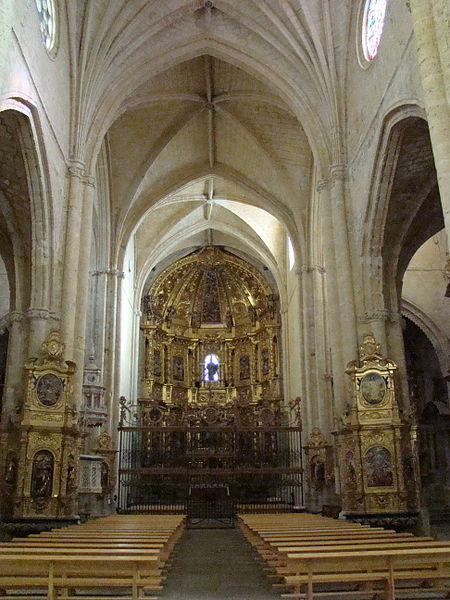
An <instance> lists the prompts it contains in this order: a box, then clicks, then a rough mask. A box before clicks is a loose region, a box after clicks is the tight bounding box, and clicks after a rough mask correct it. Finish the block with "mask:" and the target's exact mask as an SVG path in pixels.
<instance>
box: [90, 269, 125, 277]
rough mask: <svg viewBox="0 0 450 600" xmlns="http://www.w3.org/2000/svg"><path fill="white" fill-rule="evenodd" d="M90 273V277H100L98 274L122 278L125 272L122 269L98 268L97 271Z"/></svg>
mask: <svg viewBox="0 0 450 600" xmlns="http://www.w3.org/2000/svg"><path fill="white" fill-rule="evenodd" d="M90 274H91V275H92V277H100V275H107V276H109V277H117V278H118V279H123V278H124V277H125V273H124V272H123V271H119V269H100V270H98V271H91V273H90Z"/></svg>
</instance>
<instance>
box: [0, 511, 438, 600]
mask: <svg viewBox="0 0 450 600" xmlns="http://www.w3.org/2000/svg"><path fill="white" fill-rule="evenodd" d="M0 594H1V596H2V598H4V599H6V600H29V599H31V598H33V599H35V600H36V599H38V598H47V600H62V599H64V600H69V599H72V600H74V599H76V598H78V599H81V598H82V599H83V600H94V599H97V600H98V599H102V600H119V599H120V600H125V599H126V600H128V599H130V600H140V599H144V598H145V599H146V600H155V599H158V600H159V599H161V600H238V599H245V600H270V599H271V598H276V597H280V596H281V597H283V598H293V599H294V598H295V599H302V600H317V599H319V598H325V599H330V600H335V599H336V600H338V599H339V598H358V599H361V600H375V599H376V600H395V599H396V598H398V599H403V600H413V599H414V600H416V599H417V600H419V599H420V600H428V599H430V600H432V599H433V600H434V599H444V598H448V597H449V594H450V543H448V542H437V541H435V540H434V539H433V538H431V537H417V536H413V535H412V534H411V533H398V532H395V531H393V530H387V529H383V528H381V527H370V526H369V525H363V524H359V523H351V522H346V521H340V520H337V519H332V518H328V517H322V516H318V515H314V514H308V513H301V514H299V513H284V514H272V515H263V514H247V515H241V516H239V517H238V519H237V522H236V527H234V528H227V529H187V530H186V519H185V517H183V516H181V515H165V516H162V515H114V516H110V517H106V518H102V519H97V520H93V521H90V522H87V523H84V524H79V525H71V526H69V527H65V528H60V529H55V530H52V531H50V532H42V533H40V534H33V535H30V536H28V537H26V538H14V539H13V540H11V541H10V542H6V543H2V544H1V545H0Z"/></svg>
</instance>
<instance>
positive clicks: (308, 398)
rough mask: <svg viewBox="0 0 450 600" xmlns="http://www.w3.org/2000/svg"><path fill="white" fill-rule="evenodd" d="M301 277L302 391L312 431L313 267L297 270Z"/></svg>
mask: <svg viewBox="0 0 450 600" xmlns="http://www.w3.org/2000/svg"><path fill="white" fill-rule="evenodd" d="M296 274H297V276H298V279H299V292H300V293H299V301H300V315H301V317H302V319H301V341H300V344H301V345H302V346H303V348H302V358H303V361H302V365H301V368H302V370H303V375H302V380H303V386H302V388H303V389H302V393H303V395H304V397H303V402H304V407H303V408H304V413H305V422H304V424H303V426H304V428H305V429H306V430H307V431H311V429H312V427H314V426H315V423H316V421H317V406H316V394H315V391H314V386H313V381H314V369H315V361H314V356H315V344H314V331H313V327H314V292H313V285H312V268H311V267H309V266H308V265H302V266H301V267H300V268H298V269H297V270H296Z"/></svg>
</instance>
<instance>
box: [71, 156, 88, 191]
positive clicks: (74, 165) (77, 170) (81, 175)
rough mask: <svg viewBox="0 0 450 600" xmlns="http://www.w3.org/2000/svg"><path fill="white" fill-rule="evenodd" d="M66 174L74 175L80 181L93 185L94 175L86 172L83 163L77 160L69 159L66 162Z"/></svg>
mask: <svg viewBox="0 0 450 600" xmlns="http://www.w3.org/2000/svg"><path fill="white" fill-rule="evenodd" d="M67 175H68V176H69V177H76V178H77V179H79V180H80V181H81V182H82V183H84V184H86V185H90V186H92V187H95V179H94V177H92V176H91V175H88V174H87V173H86V168H85V165H84V163H82V162H81V161H79V160H71V161H69V162H68V163H67Z"/></svg>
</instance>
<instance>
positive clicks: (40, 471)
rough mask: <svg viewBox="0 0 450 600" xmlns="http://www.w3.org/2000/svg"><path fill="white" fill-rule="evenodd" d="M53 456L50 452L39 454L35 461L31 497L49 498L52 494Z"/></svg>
mask: <svg viewBox="0 0 450 600" xmlns="http://www.w3.org/2000/svg"><path fill="white" fill-rule="evenodd" d="M52 483H53V455H52V453H51V452H49V451H48V450H41V451H40V452H37V453H36V454H35V456H34V459H33V470H32V474H31V496H32V497H33V498H48V497H50V496H51V494H52Z"/></svg>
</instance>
